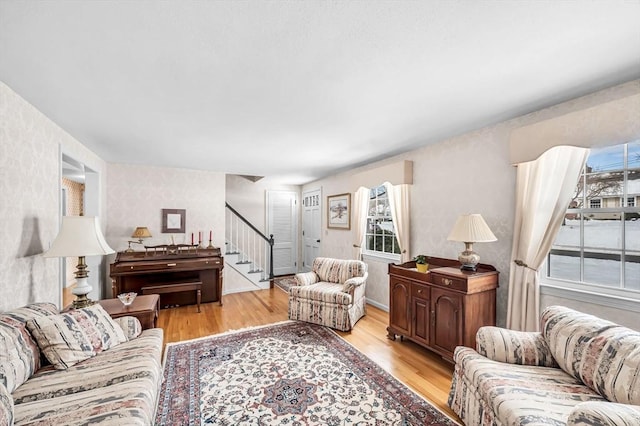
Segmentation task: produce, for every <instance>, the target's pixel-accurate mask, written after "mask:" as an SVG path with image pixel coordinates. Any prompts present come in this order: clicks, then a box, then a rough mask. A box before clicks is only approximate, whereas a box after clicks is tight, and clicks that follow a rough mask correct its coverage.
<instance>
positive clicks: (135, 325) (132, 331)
mask: <svg viewBox="0 0 640 426" xmlns="http://www.w3.org/2000/svg"><path fill="white" fill-rule="evenodd" d="M113 320H114V321H115V322H116V324H118V325H119V326H120V328H121V329H122V331H124V335H125V336H127V340H131V339H135V338H136V337H138V336H139V335H140V334H141V333H142V324H140V320H139V319H138V318H136V317H131V316H126V317H120V318H114V319H113Z"/></svg>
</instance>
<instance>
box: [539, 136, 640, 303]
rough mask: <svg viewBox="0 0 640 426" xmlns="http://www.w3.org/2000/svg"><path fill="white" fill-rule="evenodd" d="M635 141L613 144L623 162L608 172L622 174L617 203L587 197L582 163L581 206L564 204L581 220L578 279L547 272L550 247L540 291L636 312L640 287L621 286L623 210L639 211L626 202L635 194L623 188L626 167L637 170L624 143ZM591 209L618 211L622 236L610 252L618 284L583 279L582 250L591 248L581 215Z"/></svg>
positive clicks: (592, 210)
mask: <svg viewBox="0 0 640 426" xmlns="http://www.w3.org/2000/svg"><path fill="white" fill-rule="evenodd" d="M638 142H639V141H637V140H634V141H630V142H627V143H624V144H619V145H617V146H622V147H623V152H624V155H623V158H624V164H623V166H622V169H621V170H617V169H616V170H612V171H611V172H619V171H621V172H622V174H623V176H624V178H623V181H622V183H621V186H622V193H621V195H620V201H621V203H620V207H603V201H602V197H600V196H596V197H594V198H591V199H587V194H586V182H587V176H588V175H590V174H594V172H593V171H587V170H586V165H585V168H584V169H583V171H582V173H581V179H584V180H581V181H582V182H584V184H585V187H584V188H585V189H584V192H583V194H582V197H583V200H582V203H578V204H580V205H582V206H585V207H583V208H574V207H570V208H567V210H566V213H565V214H566V215H567V217H569V216H570V215H571V216H573V217H575V216H576V215H577V216H579V217H581V218H582V221H581V223H580V243H579V246H578V247H577V248H578V249H579V252H580V281H574V280H569V279H563V278H558V277H552V276H550V273H551V271H550V269H551V266H550V262H549V259H550V256H551V251H550V252H549V254H547V259H546V260H545V263H544V264H543V268H544V269H543V270H542V271H541V273H540V292H541V294H543V295H549V296H556V297H563V298H570V299H573V300H578V301H583V302H588V303H597V304H600V305H604V306H610V307H614V308H621V309H626V310H630V311H634V312H640V289H638V290H636V289H634V288H629V287H625V285H626V282H625V279H626V277H625V272H626V271H625V267H626V266H625V257H626V256H627V253H628V250H626V238H628V237H627V234H626V229H625V226H626V224H625V221H624V220H622V218H623V213H625V214H629V213H632V214H636V213H640V208H639V206H636V205H629V201H630V200H631V199H632V198H633V199H634V200H633V201H635V195H628V194H627V190H628V187H629V185H628V179H627V178H628V176H629V171H639V170H640V169H638V168H637V167H633V166H632V167H631V168H629V161H628V160H629V158H628V154H629V151H628V147H629V145H631V144H634V145H635V144H638ZM614 146H616V145H613V146H611V148H612V147H614ZM595 173H597V172H595ZM595 199H599V200H600V207H593V206H592V204H591V201H593V200H595ZM623 200H626V203H622V201H623ZM572 204H573V203H572ZM634 204H635V203H634ZM586 206H588V207H586ZM591 213H597V214H609V215H612V216H613V215H616V214H619V215H620V219H618V220H620V228H621V229H620V234H621V235H620V238H622V241H621V246H620V248H619V249H613V250H611V252H612V253H613V252H615V253H620V282H619V284H618V286H611V285H607V284H599V283H592V282H585V281H583V280H584V259H585V252H588V251H589V250H590V249H592V248H590V247H588V246H585V239H584V232H585V231H584V220H585V217H588V215H589V214H591ZM554 247H558V246H557V245H556V244H555V241H554V244H553V245H552V250H553V249H554ZM559 247H560V248H559V249H561V247H562V246H559ZM603 249H604V248H603ZM634 252H635V250H634ZM629 256H636V255H635V254H631V253H630V252H629Z"/></svg>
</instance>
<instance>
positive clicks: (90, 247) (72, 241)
mask: <svg viewBox="0 0 640 426" xmlns="http://www.w3.org/2000/svg"><path fill="white" fill-rule="evenodd" d="M111 253H114V250H113V249H112V248H111V247H109V245H108V244H107V242H106V241H105V239H104V236H103V235H102V231H100V222H99V220H98V218H97V217H94V216H63V217H62V226H61V227H60V232H59V233H58V236H57V237H56V239H55V240H54V241H53V243H52V244H51V248H49V250H47V251H46V252H45V253H44V255H43V256H44V257H76V256H77V257H78V266H77V270H76V272H75V277H76V286H75V287H74V288H73V290H72V293H73V294H75V295H76V299H75V300H74V301H73V307H74V308H75V309H78V308H85V307H87V306H90V305H92V304H93V303H95V302H93V301H92V300H90V299H89V298H88V297H87V294H89V293H90V292H91V290H92V287H91V286H90V285H89V282H88V280H87V277H88V276H89V274H88V272H89V271H88V270H87V264H86V263H85V256H97V255H105V254H111Z"/></svg>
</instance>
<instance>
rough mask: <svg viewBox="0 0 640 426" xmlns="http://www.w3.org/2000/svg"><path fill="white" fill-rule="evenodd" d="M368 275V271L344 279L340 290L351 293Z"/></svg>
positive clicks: (365, 280)
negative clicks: (362, 274) (359, 275)
mask: <svg viewBox="0 0 640 426" xmlns="http://www.w3.org/2000/svg"><path fill="white" fill-rule="evenodd" d="M368 276H369V273H368V272H365V273H364V276H362V277H353V278H349V279H348V280H346V281H345V282H344V284H343V287H342V289H343V290H342V291H344V292H345V293H351V292H352V291H353V290H354V289H355V288H356V287H358V286H361V285H362V284H364V283H365V282H367V277H368Z"/></svg>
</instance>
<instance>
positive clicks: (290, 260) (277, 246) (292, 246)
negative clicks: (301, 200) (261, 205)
mask: <svg viewBox="0 0 640 426" xmlns="http://www.w3.org/2000/svg"><path fill="white" fill-rule="evenodd" d="M296 203H297V194H296V193H295V192H290V191H267V215H268V222H267V223H268V226H269V229H268V231H267V234H273V239H274V245H273V275H276V276H278V275H287V274H294V273H296V272H297V270H296V269H297V268H296V240H297V232H296V229H297V223H298V222H297V220H296Z"/></svg>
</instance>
